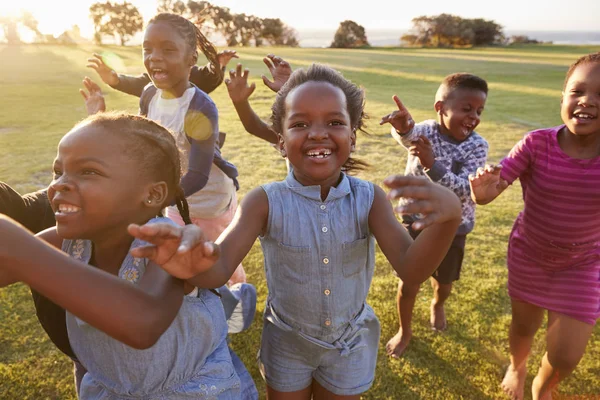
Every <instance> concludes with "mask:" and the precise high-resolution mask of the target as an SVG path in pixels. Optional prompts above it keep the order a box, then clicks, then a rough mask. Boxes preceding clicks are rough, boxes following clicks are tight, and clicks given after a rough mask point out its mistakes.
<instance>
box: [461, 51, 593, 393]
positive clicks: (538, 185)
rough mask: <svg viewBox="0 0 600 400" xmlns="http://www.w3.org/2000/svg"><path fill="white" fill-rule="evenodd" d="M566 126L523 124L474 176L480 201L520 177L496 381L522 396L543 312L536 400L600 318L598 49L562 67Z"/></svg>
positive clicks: (570, 364)
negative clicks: (504, 346) (504, 150)
mask: <svg viewBox="0 0 600 400" xmlns="http://www.w3.org/2000/svg"><path fill="white" fill-rule="evenodd" d="M560 115H561V118H562V120H563V125H560V126H557V127H554V128H546V129H540V130H536V131H533V132H530V133H529V134H528V135H527V136H525V138H524V139H522V140H521V141H520V142H519V143H518V144H517V145H516V146H515V147H513V149H512V151H511V152H510V153H509V155H508V157H506V158H505V159H504V160H502V162H501V164H500V165H499V166H498V167H489V166H488V167H486V168H485V169H483V168H481V169H479V170H478V171H477V174H476V175H475V176H472V177H471V188H472V194H473V198H474V200H475V201H476V202H477V204H487V203H489V202H491V201H492V200H494V199H495V198H496V197H498V196H499V195H500V193H502V192H503V191H504V190H505V189H506V188H507V186H508V185H510V184H512V183H513V182H514V181H515V180H516V179H517V178H519V179H520V180H521V186H522V187H523V202H524V207H523V211H522V212H521V213H520V214H519V216H518V217H517V220H516V221H515V224H514V227H513V229H512V232H511V235H510V238H509V243H508V256H507V264H508V294H509V295H510V297H511V303H512V321H511V325H510V331H509V343H510V366H509V367H508V370H507V371H506V375H505V377H504V380H503V381H502V388H503V389H504V391H505V392H506V393H507V394H508V395H509V396H510V397H511V398H513V399H522V398H523V392H524V385H525V379H526V376H527V369H526V368H527V358H528V356H529V352H530V350H531V345H532V342H533V337H534V334H535V333H536V331H537V330H538V329H539V327H540V325H541V323H542V318H543V314H544V311H545V310H548V328H547V336H546V346H547V352H546V354H545V355H544V357H543V359H542V365H541V368H540V370H539V371H538V374H537V376H536V377H535V379H534V381H533V385H532V393H533V399H534V400H537V399H547V398H548V399H549V398H550V396H551V392H552V389H553V388H554V387H555V386H556V385H557V384H558V383H559V382H560V381H562V380H563V379H564V378H565V377H566V376H568V375H569V374H570V373H571V372H572V371H573V370H574V369H575V367H576V366H577V364H578V363H579V361H580V360H581V357H582V356H583V353H584V351H585V347H586V345H587V343H588V341H589V338H590V336H591V334H592V331H593V329H594V325H595V323H596V320H597V319H598V317H600V278H599V277H600V228H599V227H600V206H599V205H600V53H594V54H589V55H587V56H584V57H581V58H580V59H579V60H577V62H575V63H574V64H573V65H571V67H570V68H569V70H568V72H567V76H566V79H565V83H564V87H563V95H562V100H561V110H560Z"/></svg>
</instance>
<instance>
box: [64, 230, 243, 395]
mask: <svg viewBox="0 0 600 400" xmlns="http://www.w3.org/2000/svg"><path fill="white" fill-rule="evenodd" d="M167 221H170V220H168V219H166V218H155V219H153V220H151V221H150V222H167ZM171 223H172V222H171ZM143 245H145V242H143V241H140V240H137V239H136V240H135V241H134V242H133V244H132V246H131V248H135V247H139V246H143ZM62 249H63V251H64V252H66V253H67V254H69V255H71V257H73V258H75V259H78V260H80V261H82V262H84V263H89V261H90V258H91V254H92V243H91V242H90V241H88V240H65V241H63V245H62ZM147 263H148V260H147V259H140V258H134V257H133V256H131V255H130V254H128V255H127V257H126V258H125V260H124V261H123V264H122V266H121V269H120V270H119V274H118V276H119V277H120V278H122V279H125V280H127V281H129V282H131V283H132V284H134V285H135V284H137V283H138V282H139V281H140V279H141V278H142V276H143V275H144V272H145V269H146V265H147ZM123 307H127V305H126V304H123ZM67 329H68V332H69V341H70V343H71V347H72V348H73V351H74V352H75V354H76V355H77V358H78V359H79V361H80V362H81V364H82V365H83V366H84V367H85V368H86V369H87V371H88V373H87V374H86V375H85V376H84V378H83V381H82V383H81V389H80V399H85V400H88V399H93V400H99V399H111V400H114V399H133V398H135V399H227V400H229V399H238V398H239V396H240V394H239V393H240V380H239V378H238V376H237V374H236V373H235V371H234V368H233V365H232V361H231V357H230V355H229V350H228V346H227V342H226V336H227V324H226V321H225V315H224V312H223V306H222V305H221V302H220V300H219V298H218V297H217V296H216V295H215V294H213V293H211V292H210V291H208V290H204V289H199V290H198V292H197V295H196V297H192V296H189V295H188V296H184V300H183V303H182V305H181V308H180V310H179V313H178V314H177V316H176V317H175V320H174V321H173V323H172V324H171V326H170V327H169V328H168V329H167V330H166V331H165V332H164V333H163V335H162V336H161V337H160V339H159V340H158V341H157V342H156V344H155V345H154V346H152V347H151V348H149V349H145V350H137V349H134V348H131V347H129V346H127V345H125V344H123V343H121V342H119V341H118V340H116V339H113V338H112V337H110V336H108V335H107V334H105V333H104V332H102V331H100V330H98V329H96V328H94V327H92V326H91V325H89V324H87V323H86V322H84V321H82V320H80V319H79V318H77V317H75V316H74V315H73V314H71V313H69V312H67Z"/></svg>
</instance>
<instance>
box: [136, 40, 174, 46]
mask: <svg viewBox="0 0 600 400" xmlns="http://www.w3.org/2000/svg"><path fill="white" fill-rule="evenodd" d="M151 44H152V42H150V41H148V40H144V42H143V43H142V46H150V45H151ZM159 45H162V46H164V45H170V46H175V42H173V41H171V40H163V41H161V42H159Z"/></svg>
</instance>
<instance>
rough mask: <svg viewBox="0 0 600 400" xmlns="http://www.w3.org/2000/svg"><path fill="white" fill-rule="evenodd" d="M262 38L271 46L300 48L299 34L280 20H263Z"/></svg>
mask: <svg viewBox="0 0 600 400" xmlns="http://www.w3.org/2000/svg"><path fill="white" fill-rule="evenodd" d="M262 22H263V24H262V32H261V36H262V37H263V39H264V40H265V41H266V42H267V43H268V44H269V45H271V46H290V47H296V46H298V44H299V43H298V38H297V33H296V32H295V31H294V30H293V29H292V28H290V27H288V26H287V25H286V24H284V23H283V21H281V20H280V19H279V18H265V19H263V20H262Z"/></svg>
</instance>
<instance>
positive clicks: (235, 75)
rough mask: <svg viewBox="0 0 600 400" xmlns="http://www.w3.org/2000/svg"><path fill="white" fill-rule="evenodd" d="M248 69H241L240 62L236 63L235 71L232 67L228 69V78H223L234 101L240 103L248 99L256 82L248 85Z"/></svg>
mask: <svg viewBox="0 0 600 400" xmlns="http://www.w3.org/2000/svg"><path fill="white" fill-rule="evenodd" d="M249 73H250V71H248V70H247V69H245V70H243V71H242V64H238V65H237V67H236V69H235V71H234V70H233V69H232V70H231V71H229V79H225V85H226V86H227V91H228V92H229V97H230V98H231V101H233V102H234V103H241V102H244V101H248V99H249V98H250V96H251V95H252V93H254V89H256V84H254V83H253V84H251V85H248V74H249Z"/></svg>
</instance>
